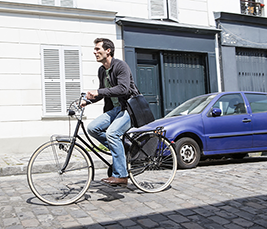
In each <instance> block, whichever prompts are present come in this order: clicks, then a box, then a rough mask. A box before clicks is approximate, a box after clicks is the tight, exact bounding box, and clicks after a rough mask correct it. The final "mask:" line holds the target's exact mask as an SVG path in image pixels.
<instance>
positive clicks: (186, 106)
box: [165, 94, 216, 117]
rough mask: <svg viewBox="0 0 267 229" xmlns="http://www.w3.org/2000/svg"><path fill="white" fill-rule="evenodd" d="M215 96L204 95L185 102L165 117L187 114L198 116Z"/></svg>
mask: <svg viewBox="0 0 267 229" xmlns="http://www.w3.org/2000/svg"><path fill="white" fill-rule="evenodd" d="M215 96H216V94H213V95H204V96H200V97H196V98H193V99H190V100H187V101H186V102H184V103H182V104H181V105H180V106H178V107H176V108H175V109H174V110H172V111H171V112H170V113H169V114H167V115H166V116H165V117H172V116H179V115H189V114H198V113H200V112H201V111H203V109H204V108H205V107H206V106H207V105H208V104H209V102H210V101H211V100H212V99H213V98H214V97H215Z"/></svg>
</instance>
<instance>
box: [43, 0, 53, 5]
mask: <svg viewBox="0 0 267 229" xmlns="http://www.w3.org/2000/svg"><path fill="white" fill-rule="evenodd" d="M42 5H48V6H54V5H55V0H42Z"/></svg>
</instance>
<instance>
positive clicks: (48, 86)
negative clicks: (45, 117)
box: [43, 49, 61, 113]
mask: <svg viewBox="0 0 267 229" xmlns="http://www.w3.org/2000/svg"><path fill="white" fill-rule="evenodd" d="M43 66H44V67H43V71H44V73H43V74H44V81H45V82H44V85H45V88H44V91H45V113H58V112H61V90H60V64H59V50H58V49H44V50H43Z"/></svg>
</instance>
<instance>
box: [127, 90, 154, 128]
mask: <svg viewBox="0 0 267 229" xmlns="http://www.w3.org/2000/svg"><path fill="white" fill-rule="evenodd" d="M127 111H128V113H129V115H130V117H131V122H132V126H133V127H136V128H138V127H141V126H143V125H145V124H148V123H150V122H153V121H154V120H155V118H154V115H153V113H152V111H151V109H150V107H149V103H148V102H147V101H146V99H145V97H144V96H143V95H142V94H137V95H132V97H131V98H129V99H128V100H127Z"/></svg>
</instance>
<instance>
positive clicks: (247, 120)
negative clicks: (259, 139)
mask: <svg viewBox="0 0 267 229" xmlns="http://www.w3.org/2000/svg"><path fill="white" fill-rule="evenodd" d="M242 122H251V119H247V118H245V119H243V120H242Z"/></svg>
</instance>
